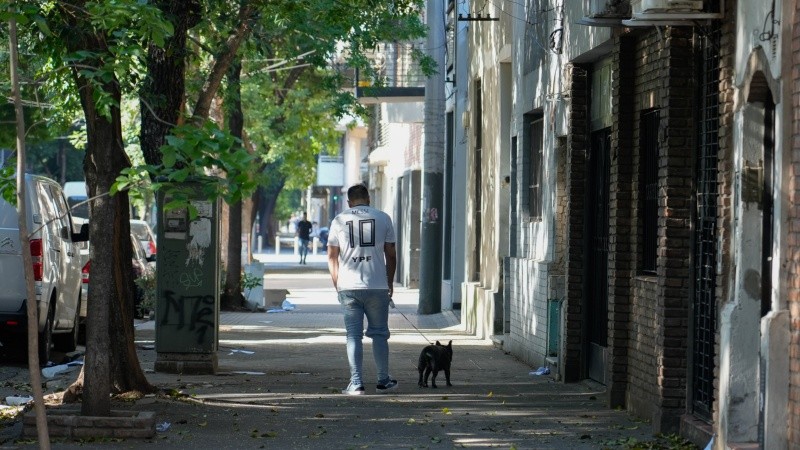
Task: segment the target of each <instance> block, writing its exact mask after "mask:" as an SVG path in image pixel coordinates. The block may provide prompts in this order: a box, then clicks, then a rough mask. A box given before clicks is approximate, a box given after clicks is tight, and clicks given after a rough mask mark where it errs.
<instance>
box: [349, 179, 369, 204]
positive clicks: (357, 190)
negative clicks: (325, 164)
mask: <svg viewBox="0 0 800 450" xmlns="http://www.w3.org/2000/svg"><path fill="white" fill-rule="evenodd" d="M347 200H348V201H351V202H352V201H354V200H369V191H368V190H367V187H366V186H364V185H363V184H361V183H359V184H354V185H352V186H350V189H348V190H347Z"/></svg>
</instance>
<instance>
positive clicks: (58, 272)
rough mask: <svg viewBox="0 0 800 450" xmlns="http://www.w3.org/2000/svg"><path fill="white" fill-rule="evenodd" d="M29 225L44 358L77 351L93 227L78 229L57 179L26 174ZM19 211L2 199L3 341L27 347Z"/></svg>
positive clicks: (0, 303)
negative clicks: (84, 258) (85, 255)
mask: <svg viewBox="0 0 800 450" xmlns="http://www.w3.org/2000/svg"><path fill="white" fill-rule="evenodd" d="M25 187H26V207H27V216H28V217H27V226H28V232H29V233H30V241H31V256H32V257H33V274H34V279H35V282H34V283H35V289H36V301H37V310H38V318H39V327H38V328H39V358H40V360H41V363H42V364H46V363H47V361H48V360H49V359H50V350H51V347H52V346H53V345H55V347H56V349H58V350H60V351H72V350H75V347H76V345H77V341H78V322H79V320H78V316H79V311H80V304H81V262H80V259H81V255H80V252H79V243H80V242H85V241H87V240H88V238H89V225H88V224H84V225H82V226H81V229H80V230H77V229H76V227H75V225H74V224H73V221H72V215H71V214H70V211H69V207H68V206H67V202H66V199H65V198H64V194H63V192H62V190H61V186H60V185H59V184H58V183H56V182H55V181H53V180H51V179H49V178H45V177H41V176H36V175H29V174H28V175H26V176H25ZM18 217H19V216H18V213H17V208H16V207H15V206H14V205H11V204H9V203H8V202H6V201H5V200H3V199H2V198H0V279H2V280H3V288H2V289H0V342H2V343H3V345H4V346H9V347H18V348H26V347H27V339H25V337H24V336H25V333H26V332H27V312H26V311H27V310H26V306H25V300H26V297H27V294H26V289H25V274H24V266H23V261H22V249H21V242H20V234H19V222H18Z"/></svg>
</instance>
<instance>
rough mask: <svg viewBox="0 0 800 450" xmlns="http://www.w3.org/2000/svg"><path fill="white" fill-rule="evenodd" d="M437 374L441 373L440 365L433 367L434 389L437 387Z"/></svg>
mask: <svg viewBox="0 0 800 450" xmlns="http://www.w3.org/2000/svg"><path fill="white" fill-rule="evenodd" d="M436 375H439V368H438V367H434V368H433V377H431V387H432V388H434V389H436V387H437V386H436Z"/></svg>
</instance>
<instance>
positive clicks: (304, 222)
mask: <svg viewBox="0 0 800 450" xmlns="http://www.w3.org/2000/svg"><path fill="white" fill-rule="evenodd" d="M296 230H297V231H296V232H295V235H296V236H297V238H298V239H300V264H306V256H308V242H309V241H310V240H311V222H309V221H308V214H306V213H303V218H302V219H300V220H298V221H297V225H296Z"/></svg>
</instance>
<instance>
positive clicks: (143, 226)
mask: <svg viewBox="0 0 800 450" xmlns="http://www.w3.org/2000/svg"><path fill="white" fill-rule="evenodd" d="M131 234H133V235H134V236H136V239H138V240H139V242H140V243H141V244H142V248H143V249H144V253H145V256H146V258H147V260H148V261H155V260H156V237H155V234H154V233H153V230H152V228H150V225H149V224H148V223H147V222H145V221H144V220H131Z"/></svg>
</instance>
